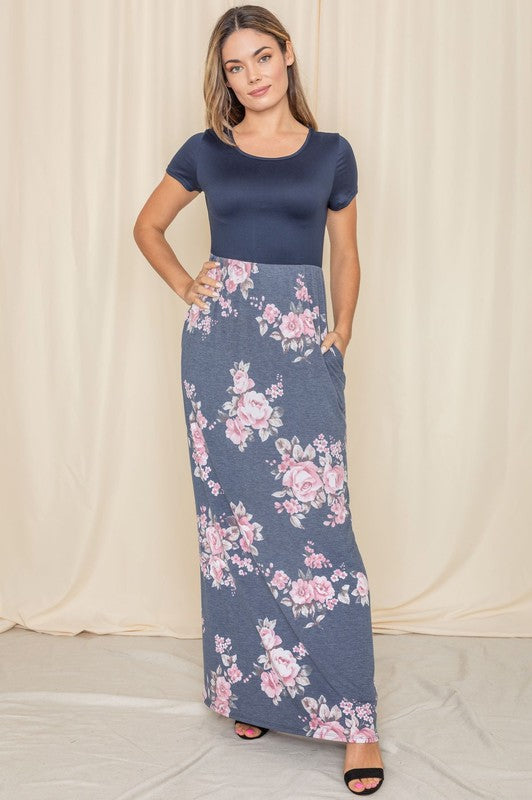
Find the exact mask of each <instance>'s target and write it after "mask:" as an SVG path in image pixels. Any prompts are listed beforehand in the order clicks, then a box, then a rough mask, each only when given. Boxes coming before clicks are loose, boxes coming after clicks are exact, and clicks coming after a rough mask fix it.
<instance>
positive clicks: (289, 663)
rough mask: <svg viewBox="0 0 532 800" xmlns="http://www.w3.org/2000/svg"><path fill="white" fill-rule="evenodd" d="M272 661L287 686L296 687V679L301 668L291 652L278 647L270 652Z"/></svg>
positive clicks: (273, 666)
mask: <svg viewBox="0 0 532 800" xmlns="http://www.w3.org/2000/svg"><path fill="white" fill-rule="evenodd" d="M270 661H271V665H272V668H273V669H274V670H275V672H276V673H277V675H278V677H279V678H280V679H281V681H282V682H283V683H284V685H285V686H295V683H296V677H297V675H298V674H299V672H300V670H301V667H300V666H299V664H298V663H297V661H296V659H295V658H294V656H293V654H292V653H291V652H290V650H284V649H283V648H282V647H276V648H274V649H273V650H270Z"/></svg>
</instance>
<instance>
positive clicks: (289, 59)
mask: <svg viewBox="0 0 532 800" xmlns="http://www.w3.org/2000/svg"><path fill="white" fill-rule="evenodd" d="M295 60H296V59H295V56H294V50H293V48H292V42H291V41H290V40H289V39H287V41H286V53H285V63H286V66H287V67H289V66H290V65H291V64H293V63H294V61H295Z"/></svg>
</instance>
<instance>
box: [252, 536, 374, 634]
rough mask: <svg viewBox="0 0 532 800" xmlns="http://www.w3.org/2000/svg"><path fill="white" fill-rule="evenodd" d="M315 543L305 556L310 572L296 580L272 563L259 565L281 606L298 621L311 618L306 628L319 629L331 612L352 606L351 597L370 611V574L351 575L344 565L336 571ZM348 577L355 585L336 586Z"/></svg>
mask: <svg viewBox="0 0 532 800" xmlns="http://www.w3.org/2000/svg"><path fill="white" fill-rule="evenodd" d="M313 544H314V542H312V541H311V540H310V539H308V540H307V544H306V545H305V554H306V555H304V556H303V563H304V565H305V566H306V570H303V569H299V570H298V574H297V577H295V578H290V576H289V575H287V574H286V573H285V572H284V571H283V570H279V569H275V568H274V566H273V564H272V563H271V562H270V566H268V567H264V566H263V565H262V564H259V568H260V571H261V573H262V575H263V576H264V577H265V578H266V580H267V583H268V586H269V587H270V591H271V593H272V594H273V596H274V597H275V599H276V600H277V599H278V598H279V597H281V598H282V599H281V600H280V602H281V604H282V605H285V606H288V607H289V608H291V609H292V613H293V615H294V619H299V618H300V617H305V618H306V619H309V622H307V623H306V624H305V625H304V627H305V628H312V627H313V626H317V627H319V626H320V623H321V622H322V620H323V619H325V616H326V613H327V612H328V611H333V610H334V609H335V608H336V607H337V605H338V603H344V604H346V605H349V604H350V603H351V597H353V598H354V602H355V603H360V605H363V606H368V608H369V605H370V602H369V585H368V579H367V577H366V575H364V573H363V572H355V571H353V570H350V571H349V572H347V571H346V569H345V564H343V563H342V565H341V566H340V567H336V568H335V569H333V565H332V563H331V561H330V560H329V559H328V558H327V557H326V556H324V555H323V553H316V552H315V550H314V547H313ZM316 570H319V574H315V571H316ZM272 573H273V575H272ZM325 573H327V574H325ZM348 575H349V576H350V577H351V578H353V584H351V583H345V582H342V583H341V585H340V586H338V587H336V584H338V583H339V582H340V581H345V579H346V578H347V576H348ZM270 576H271V577H270Z"/></svg>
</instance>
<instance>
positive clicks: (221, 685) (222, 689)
mask: <svg viewBox="0 0 532 800" xmlns="http://www.w3.org/2000/svg"><path fill="white" fill-rule="evenodd" d="M230 697H231V684H230V683H229V681H228V680H227V679H226V678H224V676H223V675H217V676H216V699H217V700H228V699H229V698H230Z"/></svg>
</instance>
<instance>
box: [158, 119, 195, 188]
mask: <svg viewBox="0 0 532 800" xmlns="http://www.w3.org/2000/svg"><path fill="white" fill-rule="evenodd" d="M202 136H203V133H194V134H193V135H192V136H190V137H189V138H188V139H187V140H186V142H184V143H183V144H182V145H181V147H180V148H179V150H178V151H177V153H176V154H175V155H174V156H172V159H171V161H170V163H169V164H168V166H167V167H166V172H167V173H168V174H169V175H171V176H172V178H176V179H177V180H178V181H179V182H180V183H182V184H183V186H184V187H185V189H188V191H189V192H194V191H197V192H201V191H202V189H201V186H200V185H199V182H198V155H199V148H200V144H201V139H202Z"/></svg>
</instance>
